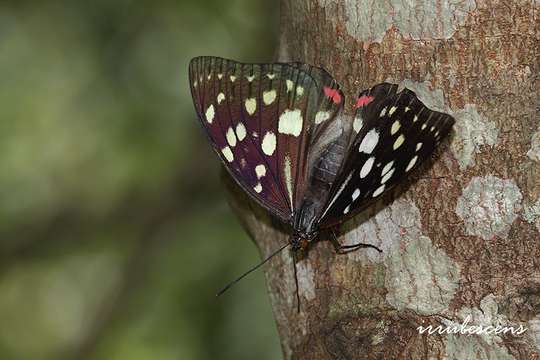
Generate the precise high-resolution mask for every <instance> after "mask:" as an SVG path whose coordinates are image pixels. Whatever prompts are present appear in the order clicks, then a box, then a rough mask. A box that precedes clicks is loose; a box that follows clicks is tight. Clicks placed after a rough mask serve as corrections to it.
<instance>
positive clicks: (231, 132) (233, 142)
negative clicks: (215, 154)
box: [225, 127, 236, 147]
mask: <svg viewBox="0 0 540 360" xmlns="http://www.w3.org/2000/svg"><path fill="white" fill-rule="evenodd" d="M225 137H226V138H227V142H228V143H229V145H231V146H232V147H235V146H236V135H235V134H234V130H233V128H232V127H230V128H229V129H228V130H227V135H226V136H225Z"/></svg>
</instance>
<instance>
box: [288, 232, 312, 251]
mask: <svg viewBox="0 0 540 360" xmlns="http://www.w3.org/2000/svg"><path fill="white" fill-rule="evenodd" d="M316 237H317V232H311V233H306V232H303V231H296V232H295V233H294V234H293V236H292V238H291V250H292V251H293V252H297V251H299V250H301V251H306V250H307V248H308V246H309V243H311V242H312V241H313V240H314V239H315V238H316Z"/></svg>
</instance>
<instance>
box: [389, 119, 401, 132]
mask: <svg viewBox="0 0 540 360" xmlns="http://www.w3.org/2000/svg"><path fill="white" fill-rule="evenodd" d="M400 127H401V123H400V122H399V120H396V121H394V123H393V124H392V128H391V129H390V135H394V134H395V133H397V132H398V130H399V128H400Z"/></svg>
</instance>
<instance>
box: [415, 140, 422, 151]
mask: <svg viewBox="0 0 540 360" xmlns="http://www.w3.org/2000/svg"><path fill="white" fill-rule="evenodd" d="M421 148H422V143H421V142H419V143H418V144H416V151H418V150H420V149H421Z"/></svg>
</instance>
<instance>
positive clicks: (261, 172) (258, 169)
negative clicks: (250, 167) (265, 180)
mask: <svg viewBox="0 0 540 360" xmlns="http://www.w3.org/2000/svg"><path fill="white" fill-rule="evenodd" d="M255 174H257V179H260V178H262V177H263V176H265V175H266V166H264V165H263V164H259V165H257V166H255Z"/></svg>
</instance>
